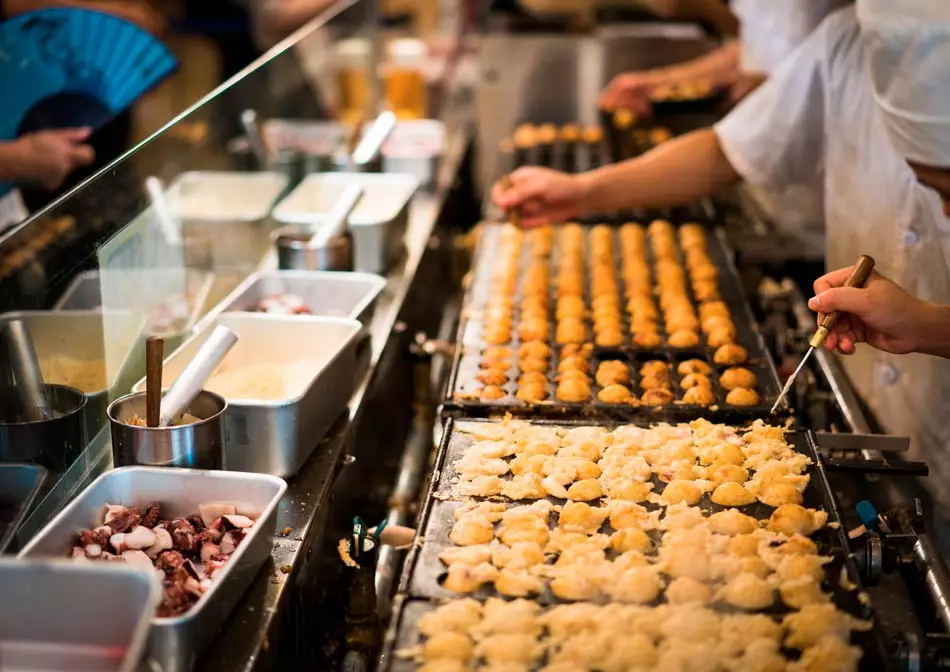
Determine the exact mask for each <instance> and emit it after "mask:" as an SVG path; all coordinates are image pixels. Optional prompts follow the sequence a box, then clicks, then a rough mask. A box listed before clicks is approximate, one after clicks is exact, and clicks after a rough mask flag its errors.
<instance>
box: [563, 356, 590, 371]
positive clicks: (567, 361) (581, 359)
mask: <svg viewBox="0 0 950 672" xmlns="http://www.w3.org/2000/svg"><path fill="white" fill-rule="evenodd" d="M565 371H582V372H583V373H585V374H587V373H589V372H590V363H589V362H588V361H587V357H585V356H583V355H580V354H578V355H568V356H567V357H563V358H562V359H561V361H560V362H558V365H557V372H558V373H564V372H565Z"/></svg>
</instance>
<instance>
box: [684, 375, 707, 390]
mask: <svg viewBox="0 0 950 672" xmlns="http://www.w3.org/2000/svg"><path fill="white" fill-rule="evenodd" d="M691 387H712V381H711V380H710V379H709V376H704V375H703V374H701V373H687V374H686V375H685V376H683V377H682V379H681V380H680V388H682V389H684V390H688V389H689V388H691Z"/></svg>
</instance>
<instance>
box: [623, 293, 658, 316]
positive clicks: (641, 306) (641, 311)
mask: <svg viewBox="0 0 950 672" xmlns="http://www.w3.org/2000/svg"><path fill="white" fill-rule="evenodd" d="M627 312H628V313H630V314H631V315H633V316H634V317H649V318H651V319H654V320H655V319H657V318H658V317H659V315H660V313H659V311H658V310H657V308H656V304H655V303H653V299H651V298H650V297H649V296H635V297H633V298H632V299H630V300H629V301H627Z"/></svg>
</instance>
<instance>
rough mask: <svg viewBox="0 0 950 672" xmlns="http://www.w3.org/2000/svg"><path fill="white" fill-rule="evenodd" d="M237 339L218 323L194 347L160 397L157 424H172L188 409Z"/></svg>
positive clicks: (166, 425)
mask: <svg viewBox="0 0 950 672" xmlns="http://www.w3.org/2000/svg"><path fill="white" fill-rule="evenodd" d="M237 340H238V337H237V334H235V333H234V332H233V331H231V330H230V329H228V328H227V327H225V326H222V325H220V324H219V325H218V326H216V327H215V328H214V331H212V332H211V335H210V336H209V337H208V340H206V341H205V342H204V343H203V344H202V346H201V347H200V348H198V352H196V353H195V356H194V358H193V359H192V360H191V361H190V362H189V363H188V366H186V367H185V370H184V371H182V372H181V374H180V375H179V376H178V380H176V381H175V382H174V384H173V385H172V386H171V387H170V388H169V390H168V392H167V393H166V394H165V397H164V398H163V399H162V404H161V410H160V412H159V416H158V426H159V427H168V426H170V425H173V424H174V423H175V420H177V419H178V418H179V417H180V416H181V415H182V414H183V413H184V412H185V411H187V410H188V407H189V406H191V402H193V401H194V400H195V397H197V396H198V394H199V393H200V392H201V390H202V388H203V387H204V384H205V383H206V382H207V381H208V378H210V377H211V374H212V373H214V371H215V369H217V368H218V366H220V364H221V362H222V361H224V358H225V356H227V354H228V352H230V350H231V348H233V347H234V344H235V343H237Z"/></svg>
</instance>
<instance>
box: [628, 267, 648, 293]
mask: <svg viewBox="0 0 950 672" xmlns="http://www.w3.org/2000/svg"><path fill="white" fill-rule="evenodd" d="M623 281H624V282H625V283H626V284H627V289H628V290H629V289H630V288H631V287H641V286H642V287H646V286H648V285H649V284H650V269H649V267H648V266H647V265H646V263H645V262H633V263H630V264H626V265H624V267H623Z"/></svg>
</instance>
